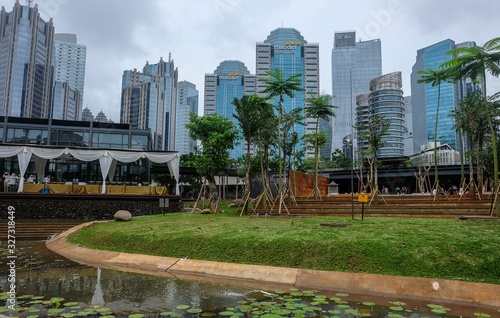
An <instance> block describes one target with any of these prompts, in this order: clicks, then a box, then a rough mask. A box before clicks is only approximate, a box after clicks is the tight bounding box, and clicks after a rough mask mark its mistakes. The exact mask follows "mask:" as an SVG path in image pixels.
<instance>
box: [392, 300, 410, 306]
mask: <svg viewBox="0 0 500 318" xmlns="http://www.w3.org/2000/svg"><path fill="white" fill-rule="evenodd" d="M389 303H390V304H393V305H394V306H406V303H405V302H402V301H390V302H389Z"/></svg>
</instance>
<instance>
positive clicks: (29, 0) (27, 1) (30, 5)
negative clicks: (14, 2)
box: [26, 0, 33, 8]
mask: <svg viewBox="0 0 500 318" xmlns="http://www.w3.org/2000/svg"><path fill="white" fill-rule="evenodd" d="M26 5H27V6H28V7H29V8H33V0H26Z"/></svg>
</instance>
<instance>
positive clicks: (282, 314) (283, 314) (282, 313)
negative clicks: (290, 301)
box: [271, 309, 292, 316]
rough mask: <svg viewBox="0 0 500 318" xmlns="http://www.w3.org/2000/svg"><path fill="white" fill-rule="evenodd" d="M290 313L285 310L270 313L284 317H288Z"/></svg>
mask: <svg viewBox="0 0 500 318" xmlns="http://www.w3.org/2000/svg"><path fill="white" fill-rule="evenodd" d="M291 312H292V311H291V310H287V309H275V310H273V311H272V312H271V313H272V314H275V315H281V316H286V315H289V314H290V313H291Z"/></svg>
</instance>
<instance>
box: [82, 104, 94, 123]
mask: <svg viewBox="0 0 500 318" xmlns="http://www.w3.org/2000/svg"><path fill="white" fill-rule="evenodd" d="M80 120H81V121H94V115H93V114H92V112H91V111H90V109H89V108H88V107H85V108H84V109H83V110H82V115H81V117H80Z"/></svg>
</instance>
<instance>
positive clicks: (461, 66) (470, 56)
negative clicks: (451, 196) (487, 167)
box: [442, 37, 500, 215]
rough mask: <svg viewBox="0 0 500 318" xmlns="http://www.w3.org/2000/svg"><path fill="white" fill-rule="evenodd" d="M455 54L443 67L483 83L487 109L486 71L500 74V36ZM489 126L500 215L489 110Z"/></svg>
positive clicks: (451, 52) (496, 167) (453, 74)
mask: <svg viewBox="0 0 500 318" xmlns="http://www.w3.org/2000/svg"><path fill="white" fill-rule="evenodd" d="M447 54H448V55H451V56H453V58H452V59H451V60H449V61H448V62H446V63H443V65H442V67H444V68H446V69H448V70H449V72H450V74H451V75H452V77H453V79H455V80H458V79H465V78H470V79H471V80H472V82H473V83H474V84H478V83H480V84H482V86H483V96H484V107H485V108H486V109H487V107H488V103H487V95H486V73H487V72H489V73H490V74H491V75H493V76H495V77H498V75H500V37H497V38H494V39H491V40H489V41H487V42H486V43H485V44H484V45H483V46H473V47H460V48H455V49H452V50H450V51H448V53H447ZM486 113H487V114H488V117H487V120H488V127H489V129H490V135H491V146H492V151H493V180H494V192H495V199H494V200H493V202H494V204H493V205H492V213H493V210H495V211H496V214H497V215H500V210H499V209H498V207H499V205H498V204H497V203H498V202H497V201H498V200H496V198H497V197H498V153H497V141H496V138H497V134H496V127H495V126H494V125H493V119H492V116H491V113H490V112H489V111H488V112H486Z"/></svg>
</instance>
